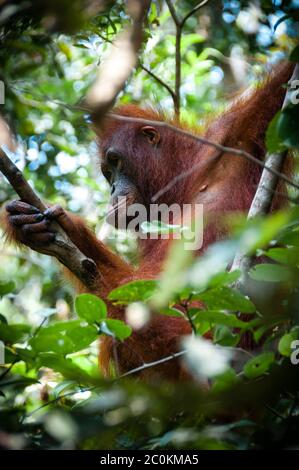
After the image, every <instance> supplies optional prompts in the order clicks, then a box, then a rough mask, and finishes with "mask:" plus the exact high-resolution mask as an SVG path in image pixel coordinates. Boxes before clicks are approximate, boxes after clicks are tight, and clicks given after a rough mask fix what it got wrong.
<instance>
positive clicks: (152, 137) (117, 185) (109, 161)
mask: <svg viewBox="0 0 299 470" xmlns="http://www.w3.org/2000/svg"><path fill="white" fill-rule="evenodd" d="M141 133H142V134H143V136H144V137H145V138H146V139H147V141H148V142H149V144H150V145H157V144H158V142H159V140H160V134H159V133H158V131H157V130H156V129H155V128H153V127H150V126H144V127H143V128H142V129H141ZM101 170H102V173H103V175H104V177H105V178H106V180H107V181H108V183H109V184H110V188H111V198H110V204H109V205H110V208H111V206H112V208H114V210H113V209H112V208H111V210H110V211H109V213H108V216H107V222H108V223H110V224H112V225H114V226H116V227H118V226H119V224H118V223H117V222H118V221H117V217H115V216H116V215H118V217H122V218H124V219H123V223H124V224H125V226H127V223H128V222H129V220H128V219H129V218H128V217H127V216H126V214H125V210H126V209H125V206H127V207H128V206H130V205H131V204H134V203H140V204H142V202H143V201H142V197H141V195H140V192H139V191H138V188H137V186H136V184H135V183H134V181H133V180H132V178H131V177H129V176H128V175H127V174H126V156H125V155H124V154H123V153H122V152H121V151H120V150H119V149H117V148H115V147H113V146H111V147H108V149H107V150H106V151H104V152H103V155H102V162H101ZM120 198H122V201H123V198H126V204H124V203H120ZM124 220H125V221H126V222H124Z"/></svg>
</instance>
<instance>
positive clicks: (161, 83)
mask: <svg viewBox="0 0 299 470" xmlns="http://www.w3.org/2000/svg"><path fill="white" fill-rule="evenodd" d="M139 66H140V68H142V70H144V71H145V72H146V73H148V74H149V75H150V76H151V77H152V78H153V79H154V80H156V82H158V83H159V84H160V85H161V86H163V87H164V88H165V89H166V90H167V91H168V93H169V94H170V96H171V98H172V101H173V104H175V92H174V91H173V89H172V88H171V87H170V86H169V85H168V84H167V83H166V82H164V80H162V79H161V78H160V77H158V75H156V74H155V73H154V72H152V71H151V70H150V69H148V68H147V67H145V66H144V65H143V64H141V63H139Z"/></svg>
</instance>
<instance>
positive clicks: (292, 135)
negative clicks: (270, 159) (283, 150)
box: [277, 105, 299, 148]
mask: <svg viewBox="0 0 299 470" xmlns="http://www.w3.org/2000/svg"><path fill="white" fill-rule="evenodd" d="M298 122H299V105H289V106H288V107H287V108H285V109H284V110H283V111H282V112H281V114H280V115H279V118H278V121H277V133H278V137H279V138H280V139H281V143H282V144H283V145H284V146H285V147H287V148H298V147H299V132H298Z"/></svg>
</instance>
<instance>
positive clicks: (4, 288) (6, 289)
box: [0, 281, 16, 297]
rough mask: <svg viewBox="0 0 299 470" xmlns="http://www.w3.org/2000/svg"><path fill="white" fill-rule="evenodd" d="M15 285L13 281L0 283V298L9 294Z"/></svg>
mask: <svg viewBox="0 0 299 470" xmlns="http://www.w3.org/2000/svg"><path fill="white" fill-rule="evenodd" d="M15 287H16V286H15V283H14V282H13V281H9V282H5V283H2V282H0V297H2V296H3V295H6V294H9V293H10V292H13V291H14V290H15Z"/></svg>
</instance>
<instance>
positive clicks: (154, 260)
mask: <svg viewBox="0 0 299 470" xmlns="http://www.w3.org/2000/svg"><path fill="white" fill-rule="evenodd" d="M291 71H292V66H290V65H288V64H287V65H282V66H280V67H278V68H277V69H276V70H274V72H273V73H272V74H271V75H270V77H268V78H267V79H266V81H265V83H264V84H262V85H261V86H260V87H259V88H258V89H257V90H255V91H253V92H251V93H249V94H247V95H246V96H245V97H244V96H243V97H240V98H238V99H237V100H236V102H235V103H233V105H232V106H231V107H230V108H229V109H228V110H227V111H226V112H224V113H223V114H222V115H221V116H219V117H218V118H216V119H215V120H214V121H213V122H212V123H210V124H209V125H208V126H207V128H206V131H205V132H204V136H205V137H207V138H208V139H210V140H213V141H214V142H218V143H220V144H223V145H226V146H231V147H235V148H239V149H244V150H246V151H248V152H250V153H252V154H253V155H255V156H256V157H257V158H260V159H263V158H264V154H265V145H264V139H265V132H266V129H267V126H268V124H269V122H270V120H271V119H272V118H273V116H274V115H275V113H276V112H277V111H278V110H279V109H280V108H281V105H282V102H283V98H284V95H285V90H284V88H283V87H282V85H283V84H284V83H286V82H287V81H288V79H289V77H290V75H291ZM116 112H117V113H119V114H121V115H123V116H130V117H136V118H145V119H151V120H156V121H161V120H164V119H165V117H164V116H163V115H161V114H159V113H157V112H155V111H153V110H144V109H141V108H139V107H136V106H132V105H129V106H124V107H120V108H118V109H117V110H116ZM172 123H173V122H172ZM139 128H140V123H131V122H119V121H115V120H113V119H109V120H107V122H106V125H105V128H104V130H102V131H101V132H99V134H100V137H101V143H100V147H101V150H102V153H103V154H105V151H106V149H107V148H109V147H110V146H111V145H113V146H114V147H117V148H120V149H121V150H122V153H123V154H124V155H125V156H126V159H127V161H126V171H127V172H128V174H129V175H130V178H131V179H132V180H133V181H135V183H136V186H137V188H138V194H140V197H141V198H142V201H143V203H144V204H145V205H147V204H150V201H151V198H152V196H153V195H154V194H156V192H157V191H159V190H160V189H161V188H163V187H165V185H166V184H167V183H168V182H169V181H171V179H172V178H174V177H175V176H176V175H178V174H181V172H184V171H186V170H189V169H190V168H193V167H195V166H196V168H197V164H198V163H201V162H202V163H203V164H202V165H199V167H198V170H196V171H194V172H193V173H192V174H190V175H189V176H188V177H187V178H185V179H184V180H182V181H180V183H179V184H178V185H176V186H175V187H174V188H171V189H170V190H169V191H168V192H167V193H166V194H164V195H163V196H162V197H161V198H160V199H159V201H158V202H159V203H161V202H164V203H168V204H172V203H174V202H176V203H179V204H184V203H189V202H194V201H196V202H200V203H202V204H203V205H204V208H205V211H206V213H207V214H208V215H209V216H210V222H209V224H208V226H207V228H206V230H205V233H204V246H203V249H205V248H206V247H207V246H208V245H209V244H210V243H213V242H214V241H216V240H218V239H219V238H223V237H224V236H225V235H226V232H227V230H226V229H225V230H224V229H223V227H220V225H219V222H217V218H218V216H219V214H223V213H230V212H236V211H243V212H246V211H248V209H249V207H250V204H251V201H252V199H253V196H254V194H255V191H256V187H257V184H258V181H259V178H260V175H261V168H260V166H258V165H256V164H254V163H252V162H249V161H248V160H246V159H244V158H243V157H240V156H236V155H234V154H221V155H219V156H218V157H217V158H216V159H215V158H213V157H214V156H215V153H216V152H215V149H214V148H212V147H209V146H206V145H202V144H200V143H199V142H197V141H195V140H194V139H191V138H189V137H187V136H182V135H181V134H179V133H176V132H174V131H173V130H171V129H168V128H161V129H159V130H160V132H161V145H159V148H158V149H154V150H152V151H150V150H149V149H148V148H147V147H146V144H145V143H144V142H143V141H142V140H141V139H140V138H139V137H138V130H139ZM203 185H206V187H207V189H206V190H205V191H203V192H200V191H199V190H198V188H200V187H202V186H203ZM281 190H284V189H283V188H282V189H281V188H280V191H281ZM284 203H285V201H284V198H283V196H280V197H276V198H275V202H274V205H273V208H277V207H281V206H282V205H283V204H284ZM59 222H60V223H61V225H62V226H63V228H64V229H65V230H66V231H67V233H68V234H69V236H70V237H71V239H72V240H73V242H74V243H75V244H76V245H77V246H78V247H79V249H80V250H81V251H82V252H83V253H85V254H86V256H88V257H91V258H92V259H94V260H95V262H96V263H97V265H98V267H99V270H100V272H101V274H102V278H101V282H100V284H99V286H98V288H97V290H96V294H97V295H99V296H101V297H102V298H104V299H106V300H107V295H108V293H109V291H110V290H112V289H113V288H115V287H117V286H119V285H121V284H125V283H126V282H129V281H131V280H134V279H153V278H157V277H158V276H159V272H160V270H161V266H162V264H163V261H164V260H165V257H166V255H167V251H168V248H169V241H168V240H149V239H147V240H143V241H142V242H141V243H140V254H141V263H140V266H139V268H138V269H134V268H133V267H132V266H130V265H128V264H127V263H126V262H125V261H123V260H122V259H121V258H120V257H119V256H117V255H115V254H114V253H112V252H111V251H110V250H109V249H108V248H107V247H106V246H105V245H103V243H101V242H100V241H99V240H97V239H96V237H95V235H94V234H93V233H92V232H91V231H90V230H89V229H88V227H87V226H86V224H85V222H84V221H82V220H81V219H80V218H78V217H75V216H73V215H71V214H68V216H67V217H65V218H63V219H62V220H60V221H59ZM1 224H2V225H4V226H5V227H6V233H7V237H8V239H9V240H18V235H17V233H16V232H15V230H13V228H12V227H11V226H10V224H9V223H8V221H7V217H6V216H3V218H2V222H1ZM19 241H20V240H19ZM21 241H22V242H23V243H24V240H21ZM201 251H202V250H201ZM201 251H200V252H201ZM78 289H79V291H80V290H81V291H82V289H83V288H82V286H78ZM107 302H108V306H109V315H110V316H111V317H113V318H121V319H123V318H124V309H123V308H122V307H119V306H115V305H112V304H111V303H110V302H109V301H107ZM190 333H191V328H190V325H189V323H188V322H187V321H186V320H184V319H182V318H175V317H167V316H162V315H154V316H153V317H152V319H151V320H150V322H149V324H148V325H146V326H145V327H144V328H143V329H142V330H139V331H135V332H134V333H133V334H132V336H131V337H130V338H129V339H128V340H126V341H124V342H122V343H121V342H118V343H115V344H114V345H113V341H112V339H111V338H105V339H103V340H102V342H101V347H100V355H99V360H100V363H101V366H102V368H103V370H104V371H105V372H106V373H108V372H109V368H110V362H111V360H113V358H114V357H115V356H117V362H118V364H117V367H118V369H119V371H120V372H121V373H124V372H127V371H129V370H131V369H133V368H136V367H139V366H140V365H142V364H143V363H144V362H153V361H157V360H159V359H161V358H163V357H165V356H169V355H171V354H173V353H174V352H176V351H177V350H178V348H179V340H180V338H181V336H182V335H186V334H190ZM140 375H141V376H142V377H145V378H154V379H156V378H157V377H158V378H160V377H163V378H166V379H169V380H180V379H183V378H185V377H186V373H185V371H184V369H183V368H182V366H181V364H180V361H179V360H177V359H176V360H172V361H170V362H168V363H166V364H162V365H159V366H157V367H153V368H150V369H146V370H144V371H143V372H142V373H141V374H140Z"/></svg>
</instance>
